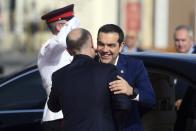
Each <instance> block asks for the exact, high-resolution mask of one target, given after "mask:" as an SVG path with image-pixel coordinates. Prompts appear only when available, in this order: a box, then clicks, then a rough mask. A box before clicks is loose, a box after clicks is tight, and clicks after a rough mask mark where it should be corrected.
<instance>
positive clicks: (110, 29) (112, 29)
mask: <svg viewBox="0 0 196 131" xmlns="http://www.w3.org/2000/svg"><path fill="white" fill-rule="evenodd" d="M101 32H104V33H117V34H118V35H119V38H118V42H119V43H120V44H121V43H122V42H123V41H124V33H123V31H122V29H121V28H120V27H119V26H117V25H114V24H106V25H103V26H102V27H100V28H99V30H98V35H97V38H98V36H99V34H100V33H101Z"/></svg>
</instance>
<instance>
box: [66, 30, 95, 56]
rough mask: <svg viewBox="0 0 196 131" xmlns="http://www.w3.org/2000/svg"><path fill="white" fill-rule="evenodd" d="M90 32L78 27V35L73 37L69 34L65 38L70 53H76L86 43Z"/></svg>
mask: <svg viewBox="0 0 196 131" xmlns="http://www.w3.org/2000/svg"><path fill="white" fill-rule="evenodd" d="M90 36H91V34H90V32H89V31H88V30H86V29H83V28H80V36H79V37H78V38H77V39H74V38H73V37H72V36H70V34H68V36H67V38H66V43H67V49H68V50H69V51H70V50H71V52H72V53H74V54H75V53H76V52H78V51H80V50H81V49H82V47H83V46H84V45H85V44H86V43H87V41H88V39H89V38H90Z"/></svg>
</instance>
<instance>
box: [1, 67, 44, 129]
mask: <svg viewBox="0 0 196 131" xmlns="http://www.w3.org/2000/svg"><path fill="white" fill-rule="evenodd" d="M45 101H46V93H45V91H44V89H43V87H42V82H41V77H40V74H39V72H38V69H37V68H36V69H32V70H29V71H27V72H23V73H21V74H19V75H16V76H15V77H12V78H11V79H8V80H7V81H5V82H3V83H2V84H1V85H0V129H6V128H8V127H11V128H12V127H14V129H15V128H16V127H19V128H20V129H21V127H25V128H26V129H28V130H30V129H32V128H33V126H32V125H33V124H34V123H39V124H40V121H41V118H42V113H43V107H44V104H45ZM28 125H29V126H31V127H30V128H28Z"/></svg>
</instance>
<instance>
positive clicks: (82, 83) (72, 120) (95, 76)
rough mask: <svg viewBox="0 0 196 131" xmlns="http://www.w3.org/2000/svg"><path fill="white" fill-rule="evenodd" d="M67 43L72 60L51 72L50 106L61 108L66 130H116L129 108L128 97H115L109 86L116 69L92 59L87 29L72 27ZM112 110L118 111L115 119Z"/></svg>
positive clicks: (91, 46) (90, 39) (93, 53)
mask: <svg viewBox="0 0 196 131" xmlns="http://www.w3.org/2000/svg"><path fill="white" fill-rule="evenodd" d="M66 42H67V49H68V51H69V52H70V54H72V55H74V59H73V61H72V62H71V63H70V64H69V65H67V66H65V67H63V68H61V69H59V70H58V71H56V72H55V73H54V74H53V75H52V88H51V93H50V96H49V100H48V107H49V109H51V111H54V112H57V111H59V110H61V109H62V112H63V116H64V124H63V129H64V130H66V131H117V130H118V128H119V129H120V127H121V125H120V124H121V123H120V122H121V121H120V120H121V119H122V118H123V117H124V116H123V113H126V111H127V110H130V100H129V98H128V97H127V96H126V95H117V96H116V95H114V94H112V92H111V91H110V90H109V88H108V87H109V82H110V81H112V80H115V79H116V76H117V74H118V72H117V69H116V68H115V66H113V65H110V64H101V63H99V62H96V61H94V59H93V58H94V56H95V49H94V45H93V42H92V37H91V35H90V33H89V32H88V31H87V30H85V29H81V28H78V29H74V30H72V31H71V32H70V33H69V34H68V36H67V39H66ZM113 111H114V113H115V114H116V113H117V114H119V115H118V116H116V115H115V118H116V119H115V118H114V115H113ZM121 116H122V117H121ZM117 118H118V119H117ZM117 122H119V123H117Z"/></svg>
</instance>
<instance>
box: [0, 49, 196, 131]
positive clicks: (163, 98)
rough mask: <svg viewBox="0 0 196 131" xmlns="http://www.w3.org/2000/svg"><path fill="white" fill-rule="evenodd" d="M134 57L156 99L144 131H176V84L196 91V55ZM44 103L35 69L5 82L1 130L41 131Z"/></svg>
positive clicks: (0, 91) (0, 88)
mask: <svg viewBox="0 0 196 131" xmlns="http://www.w3.org/2000/svg"><path fill="white" fill-rule="evenodd" d="M132 57H135V58H138V59H141V60H143V62H144V64H145V66H146V68H147V70H148V73H149V77H150V80H151V83H152V85H153V89H154V91H155V95H156V101H157V103H156V105H155V107H154V108H153V110H151V111H149V112H148V113H146V114H144V115H143V117H142V122H143V125H144V128H145V131H173V130H174V125H175V122H176V118H177V114H176V109H175V106H174V103H175V88H174V86H175V80H176V79H182V80H183V81H185V82H186V83H188V85H189V86H188V87H189V88H191V89H192V90H196V55H185V54H184V55H183V54H169V53H166V54H161V53H152V52H142V53H136V54H132ZM45 101H46V92H45V90H44V89H43V87H42V81H41V78H40V74H39V72H38V68H37V66H36V65H34V66H31V67H28V68H26V69H24V70H23V71H21V72H18V73H15V74H13V75H10V76H7V77H5V78H3V79H2V80H1V81H0V130H2V131H3V130H16V129H19V130H20V131H23V130H25V131H27V130H28V131H31V130H32V131H38V130H42V129H41V118H42V113H43V108H44V104H45ZM185 124H187V123H185Z"/></svg>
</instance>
